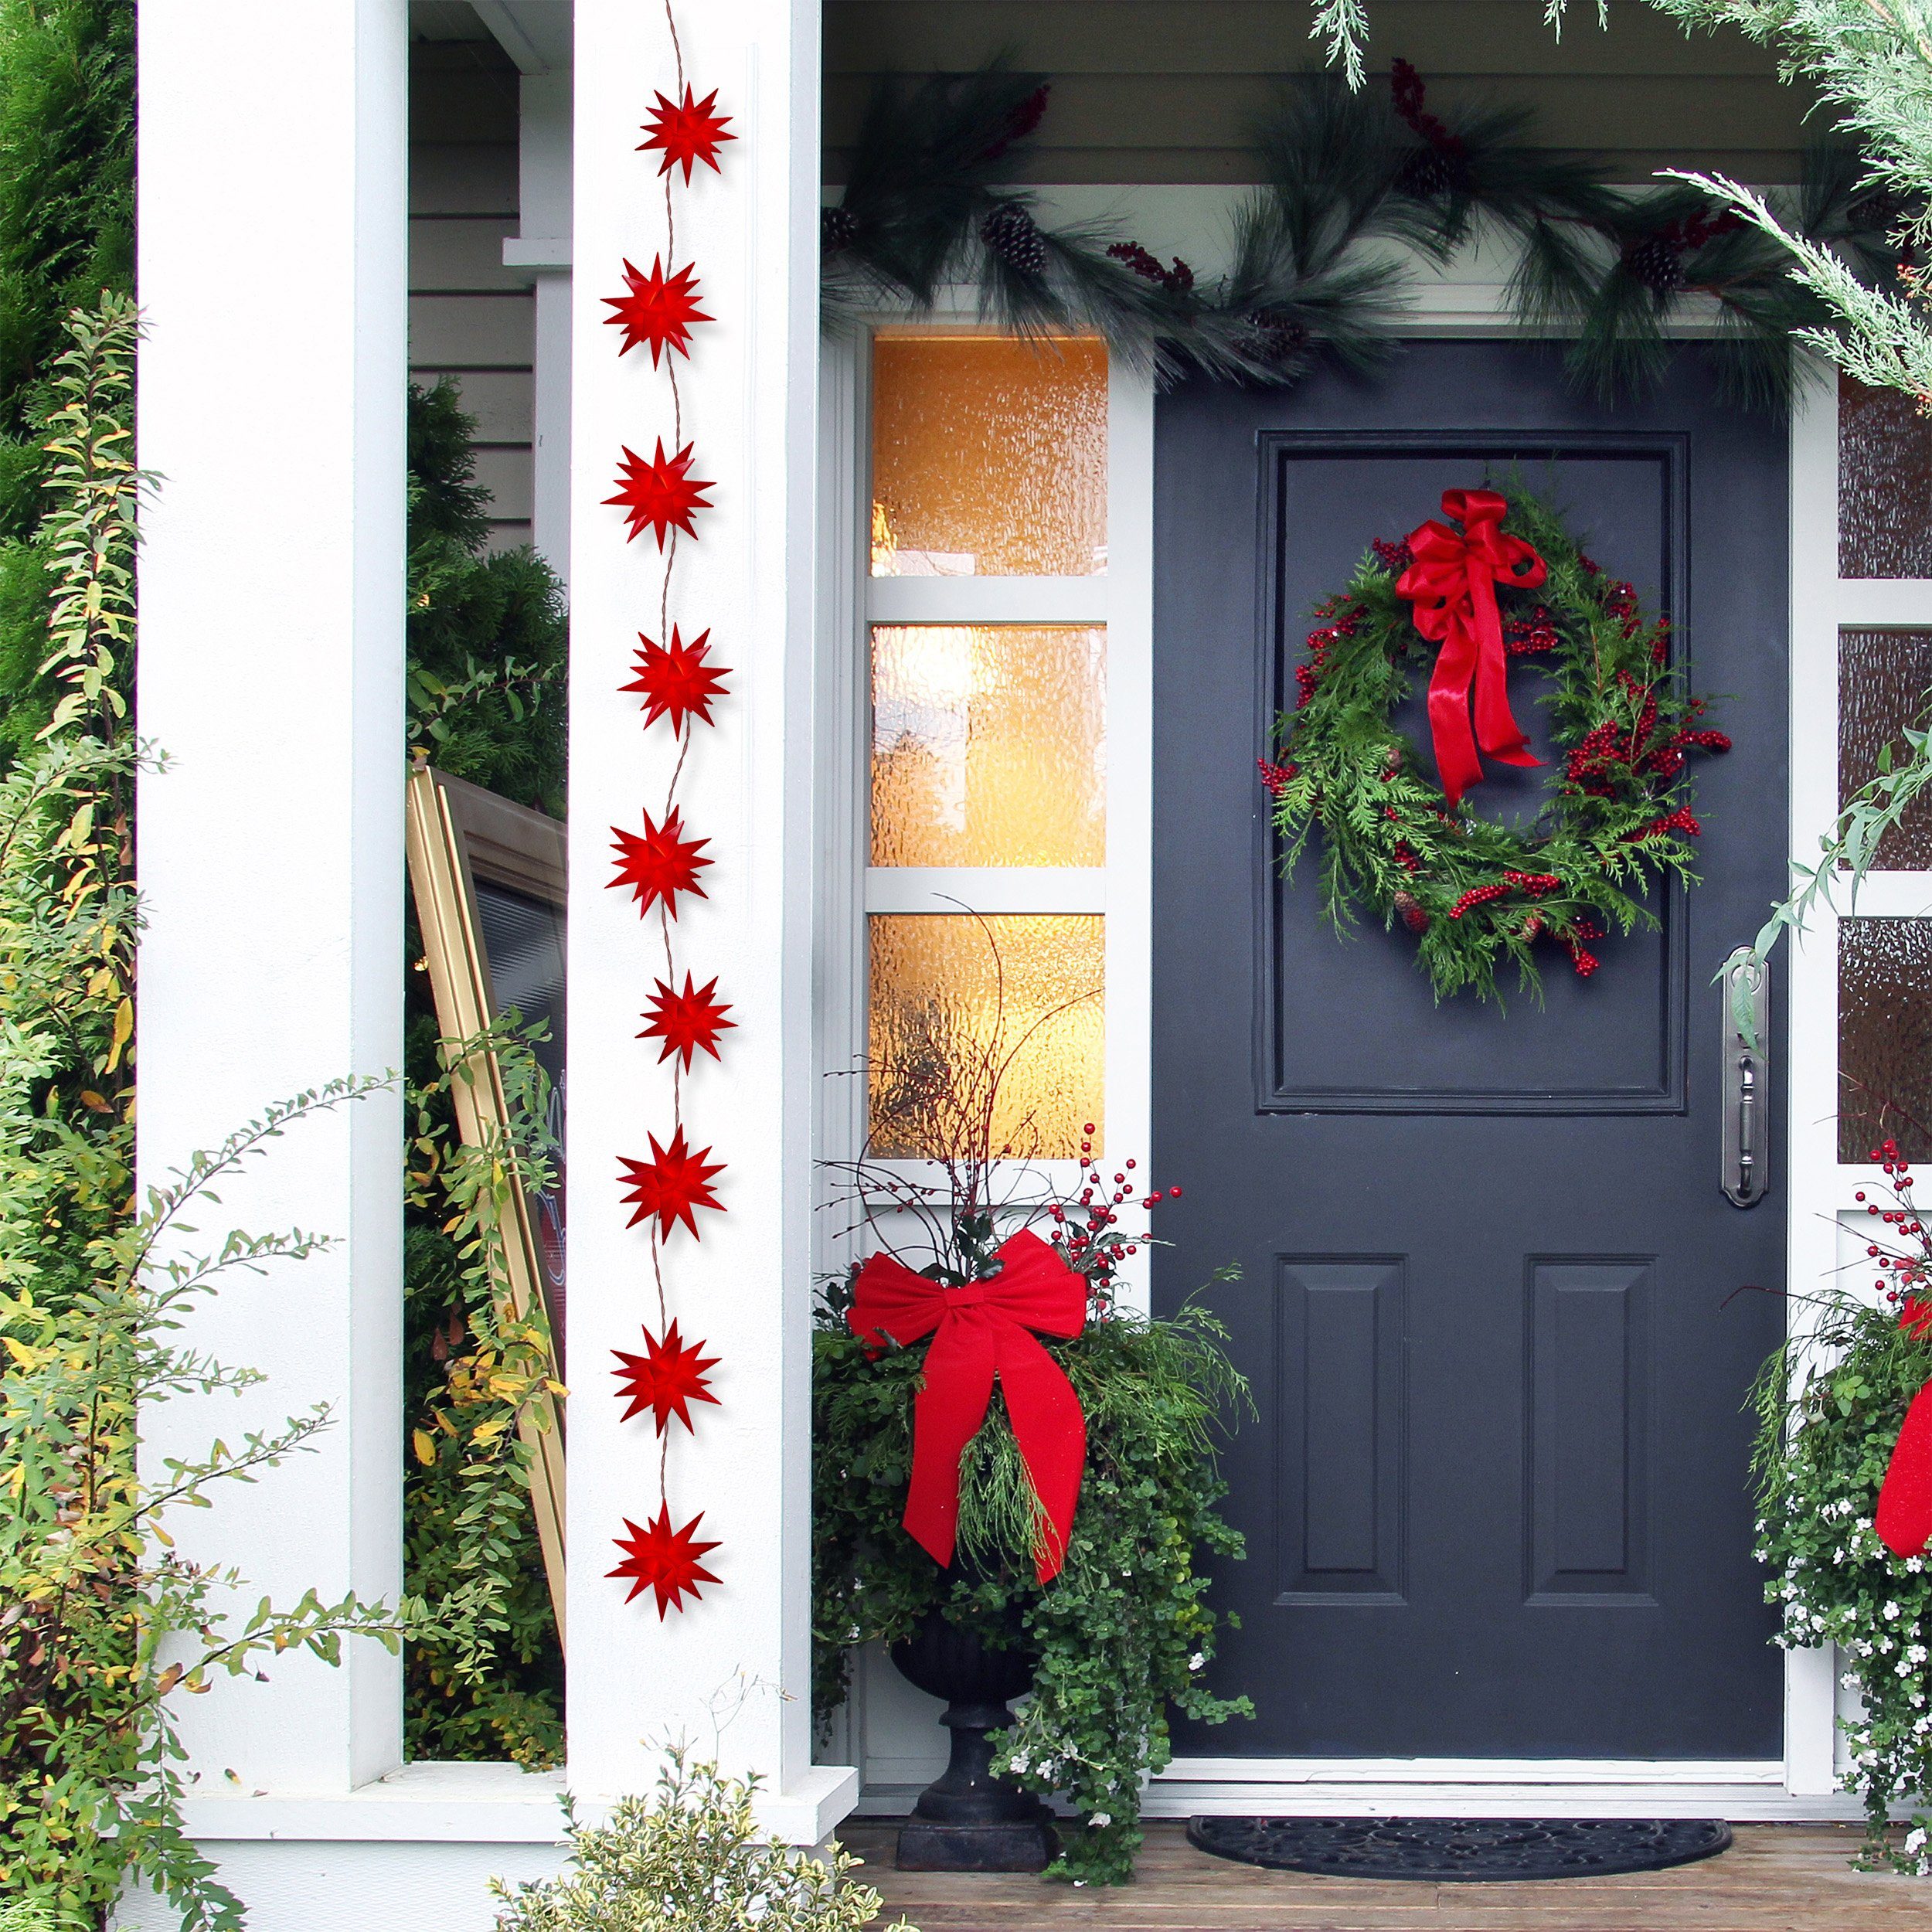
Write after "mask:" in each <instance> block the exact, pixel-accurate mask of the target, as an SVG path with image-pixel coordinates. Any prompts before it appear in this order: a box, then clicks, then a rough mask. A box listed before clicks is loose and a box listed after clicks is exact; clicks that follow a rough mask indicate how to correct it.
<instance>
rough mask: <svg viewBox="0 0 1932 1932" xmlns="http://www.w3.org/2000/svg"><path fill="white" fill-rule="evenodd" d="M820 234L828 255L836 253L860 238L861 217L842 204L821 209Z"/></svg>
mask: <svg viewBox="0 0 1932 1932" xmlns="http://www.w3.org/2000/svg"><path fill="white" fill-rule="evenodd" d="M818 236H819V240H820V241H821V243H822V244H823V245H824V247H825V253H827V254H828V255H835V254H837V253H838V252H839V251H840V250H842V249H846V248H849V247H851V246H852V243H854V242H855V241H856V240H858V239H859V217H858V216H856V215H855V214H854V213H852V210H851V209H849V208H846V207H843V206H840V207H838V208H827V209H821V211H820V213H819V216H818Z"/></svg>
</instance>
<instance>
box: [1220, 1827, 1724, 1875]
mask: <svg viewBox="0 0 1932 1932" xmlns="http://www.w3.org/2000/svg"><path fill="white" fill-rule="evenodd" d="M1187 1835H1188V1839H1189V1842H1190V1843H1191V1844H1193V1845H1197V1846H1199V1849H1201V1850H1202V1851H1203V1852H1212V1853H1213V1855H1215V1856H1216V1858H1224V1859H1238V1860H1239V1861H1240V1862H1241V1863H1243V1864H1244V1865H1264V1866H1269V1867H1270V1869H1274V1870H1276V1871H1281V1872H1317V1873H1319V1874H1321V1875H1322V1876H1325V1877H1329V1878H1345V1879H1417V1880H1420V1881H1423V1882H1426V1883H1430V1884H1436V1885H1441V1884H1456V1883H1469V1884H1485V1885H1493V1884H1495V1883H1497V1882H1498V1881H1499V1880H1507V1879H1577V1878H1600V1877H1603V1876H1606V1875H1607V1874H1610V1873H1612V1872H1661V1871H1662V1870H1664V1869H1665V1868H1666V1867H1667V1866H1672V1865H1688V1864H1689V1863H1690V1862H1692V1860H1693V1859H1707V1858H1713V1857H1715V1856H1716V1854H1717V1853H1718V1852H1722V1851H1725V1850H1726V1849H1729V1847H1730V1842H1731V1828H1730V1826H1729V1825H1726V1824H1725V1823H1724V1822H1723V1821H1722V1820H1721V1819H1715V1818H1190V1819H1189V1821H1188V1827H1187Z"/></svg>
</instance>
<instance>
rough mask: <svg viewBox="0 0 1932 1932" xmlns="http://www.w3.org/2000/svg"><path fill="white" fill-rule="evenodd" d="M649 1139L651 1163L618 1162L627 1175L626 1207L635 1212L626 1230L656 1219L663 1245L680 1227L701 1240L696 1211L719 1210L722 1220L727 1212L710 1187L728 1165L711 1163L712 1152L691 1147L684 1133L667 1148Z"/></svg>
mask: <svg viewBox="0 0 1932 1932" xmlns="http://www.w3.org/2000/svg"><path fill="white" fill-rule="evenodd" d="M648 1138H649V1139H650V1142H651V1158H650V1159H649V1160H648V1161H632V1160H628V1159H626V1158H624V1156H623V1155H619V1156H618V1157H617V1165H618V1166H619V1167H621V1168H623V1169H624V1172H623V1175H621V1185H622V1187H623V1188H624V1206H627V1207H628V1208H629V1209H631V1219H629V1220H628V1222H626V1223H624V1225H625V1226H627V1227H635V1226H637V1225H638V1223H639V1222H640V1221H648V1220H649V1219H651V1216H652V1215H654V1214H655V1216H657V1217H658V1236H659V1238H660V1239H662V1240H669V1238H670V1236H671V1230H672V1229H673V1228H674V1227H675V1226H677V1224H678V1223H679V1222H680V1221H682V1223H684V1224H685V1226H686V1227H688V1228H689V1230H691V1234H692V1239H693V1240H697V1239H698V1238H699V1236H698V1223H697V1222H696V1219H695V1218H694V1217H693V1216H692V1209H694V1208H716V1209H717V1210H718V1212H719V1213H720V1214H722V1213H723V1212H724V1203H723V1202H722V1201H721V1200H719V1199H718V1197H717V1196H716V1194H715V1193H714V1192H713V1191H712V1187H711V1180H712V1177H713V1175H717V1174H722V1173H723V1172H724V1163H723V1162H722V1161H711V1160H708V1159H707V1158H706V1156H707V1155H709V1153H710V1151H711V1150H710V1148H708V1147H700V1148H692V1147H691V1146H690V1145H689V1144H688V1143H687V1142H686V1141H685V1138H684V1129H683V1128H679V1129H678V1131H676V1132H675V1134H672V1137H671V1145H669V1146H668V1147H660V1146H658V1137H657V1135H656V1134H651V1135H650V1136H649V1137H648Z"/></svg>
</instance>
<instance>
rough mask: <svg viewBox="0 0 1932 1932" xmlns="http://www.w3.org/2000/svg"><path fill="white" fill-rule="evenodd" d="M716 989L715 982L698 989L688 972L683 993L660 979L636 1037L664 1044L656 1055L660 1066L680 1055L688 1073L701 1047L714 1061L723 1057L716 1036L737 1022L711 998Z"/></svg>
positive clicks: (722, 1005)
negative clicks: (662, 1048)
mask: <svg viewBox="0 0 1932 1932" xmlns="http://www.w3.org/2000/svg"><path fill="white" fill-rule="evenodd" d="M717 990H718V982H717V981H716V980H715V979H714V980H711V981H708V982H707V983H706V985H702V986H699V985H696V983H695V982H694V981H692V977H691V975H690V974H689V972H687V973H686V974H685V976H684V991H683V992H678V991H677V989H676V988H675V987H674V986H671V985H666V984H665V981H662V980H659V981H658V985H657V990H656V991H655V992H654V993H652V994H651V1006H650V1010H649V1011H648V1012H646V1013H645V1015H643V1017H644V1019H645V1022H646V1023H645V1029H644V1031H643V1032H641V1033H640V1034H639V1035H638V1039H661V1040H662V1041H663V1042H664V1050H663V1052H662V1053H660V1054H658V1064H659V1065H660V1066H662V1064H663V1063H664V1062H665V1061H666V1060H669V1059H671V1058H672V1056H674V1055H675V1056H680V1057H682V1060H683V1061H684V1070H685V1072H686V1073H689V1072H690V1071H691V1056H692V1054H693V1053H696V1051H697V1050H698V1049H699V1047H701V1046H702V1048H703V1049H704V1050H705V1051H706V1053H709V1055H710V1056H711V1057H712V1058H713V1060H719V1059H722V1058H723V1056H722V1055H721V1054H720V1053H719V1051H718V1036H719V1034H720V1033H724V1032H730V1029H732V1028H733V1027H734V1026H736V1025H737V1023H738V1022H736V1020H735V1019H726V1018H725V1015H726V1014H727V1013H728V1012H730V1011H731V1009H730V1006H729V1005H726V1003H725V1002H723V1001H722V1000H717V999H714V998H712V995H713V994H714V993H715V992H717Z"/></svg>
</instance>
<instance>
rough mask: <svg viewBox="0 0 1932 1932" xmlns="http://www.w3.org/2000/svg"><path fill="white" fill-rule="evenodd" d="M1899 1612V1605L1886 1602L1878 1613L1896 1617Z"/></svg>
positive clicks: (1882, 1615) (1883, 1615)
mask: <svg viewBox="0 0 1932 1932" xmlns="http://www.w3.org/2000/svg"><path fill="white" fill-rule="evenodd" d="M1899 1614H1900V1612H1899V1607H1898V1605H1897V1604H1896V1603H1889V1604H1886V1606H1885V1607H1884V1609H1883V1610H1882V1611H1879V1615H1880V1616H1881V1617H1893V1618H1896V1617H1897V1616H1898V1615H1899Z"/></svg>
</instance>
